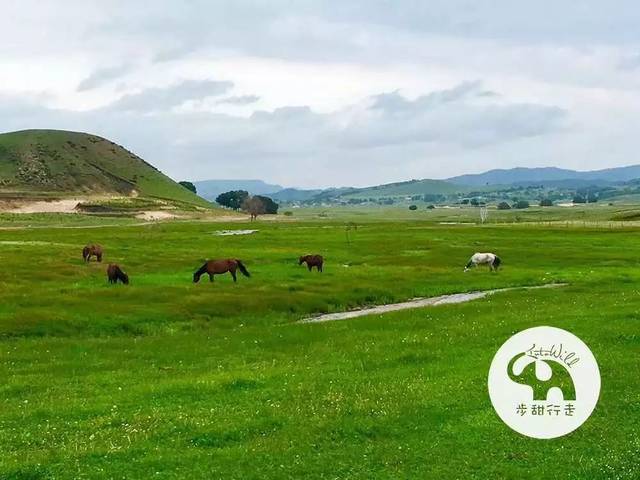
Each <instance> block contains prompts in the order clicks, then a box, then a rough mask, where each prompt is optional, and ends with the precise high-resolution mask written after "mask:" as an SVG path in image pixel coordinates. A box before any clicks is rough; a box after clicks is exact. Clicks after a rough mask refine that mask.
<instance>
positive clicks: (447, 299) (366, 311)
mask: <svg viewBox="0 0 640 480" xmlns="http://www.w3.org/2000/svg"><path fill="white" fill-rule="evenodd" d="M565 285H567V284H566V283H547V284H545V285H535V286H532V287H508V288H496V289H494V290H483V291H479V292H467V293H452V294H450V295H439V296H437V297H429V298H415V299H413V300H409V301H407V302H400V303H389V304H387V305H378V306H376V307H367V308H361V309H359V310H350V311H348V312H337V313H325V314H323V315H316V316H314V317H308V318H304V319H302V320H300V321H299V322H298V323H319V322H332V321H334V320H348V319H350V318H357V317H364V316H366V315H379V314H382V313H389V312H397V311H399V310H408V309H411V308H422V307H435V306H437V305H447V304H452V303H465V302H470V301H472V300H477V299H479V298H484V297H488V296H489V295H493V294H494V293H499V292H508V291H511V290H535V289H540V288H557V287H564V286H565Z"/></svg>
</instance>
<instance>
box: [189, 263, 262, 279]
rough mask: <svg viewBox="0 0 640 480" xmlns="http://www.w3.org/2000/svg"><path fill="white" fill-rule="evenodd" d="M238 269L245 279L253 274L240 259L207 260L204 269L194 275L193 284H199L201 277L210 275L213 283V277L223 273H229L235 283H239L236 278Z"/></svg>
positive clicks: (201, 268)
mask: <svg viewBox="0 0 640 480" xmlns="http://www.w3.org/2000/svg"><path fill="white" fill-rule="evenodd" d="M236 269H240V272H241V273H242V274H243V275H244V276H245V277H250V276H251V274H250V273H249V271H248V270H247V268H246V267H245V266H244V265H243V263H242V262H241V261H240V260H238V259H235V260H234V259H231V258H226V259H224V260H207V261H206V262H205V263H204V265H202V267H200V268H199V269H198V270H197V271H196V272H195V273H194V274H193V283H198V282H199V281H200V277H201V276H202V275H203V274H205V273H206V274H208V275H209V280H210V281H211V282H213V276H214V275H218V274H221V273H227V272H229V273H230V274H231V276H232V277H233V281H234V282H237V281H238V280H237V278H236Z"/></svg>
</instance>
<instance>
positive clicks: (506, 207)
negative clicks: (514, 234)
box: [498, 202, 511, 210]
mask: <svg viewBox="0 0 640 480" xmlns="http://www.w3.org/2000/svg"><path fill="white" fill-rule="evenodd" d="M498 210H511V205H509V204H508V203H507V202H500V203H499V204H498Z"/></svg>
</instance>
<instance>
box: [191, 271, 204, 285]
mask: <svg viewBox="0 0 640 480" xmlns="http://www.w3.org/2000/svg"><path fill="white" fill-rule="evenodd" d="M200 275H202V274H201V273H200V272H199V271H198V272H195V273H194V274H193V283H198V282H199V281H200Z"/></svg>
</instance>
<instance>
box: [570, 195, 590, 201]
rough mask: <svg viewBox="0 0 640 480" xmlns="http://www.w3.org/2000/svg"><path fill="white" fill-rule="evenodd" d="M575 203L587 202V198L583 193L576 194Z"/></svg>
mask: <svg viewBox="0 0 640 480" xmlns="http://www.w3.org/2000/svg"><path fill="white" fill-rule="evenodd" d="M573 203H587V199H586V198H584V197H583V196H582V195H576V196H575V197H573Z"/></svg>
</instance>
